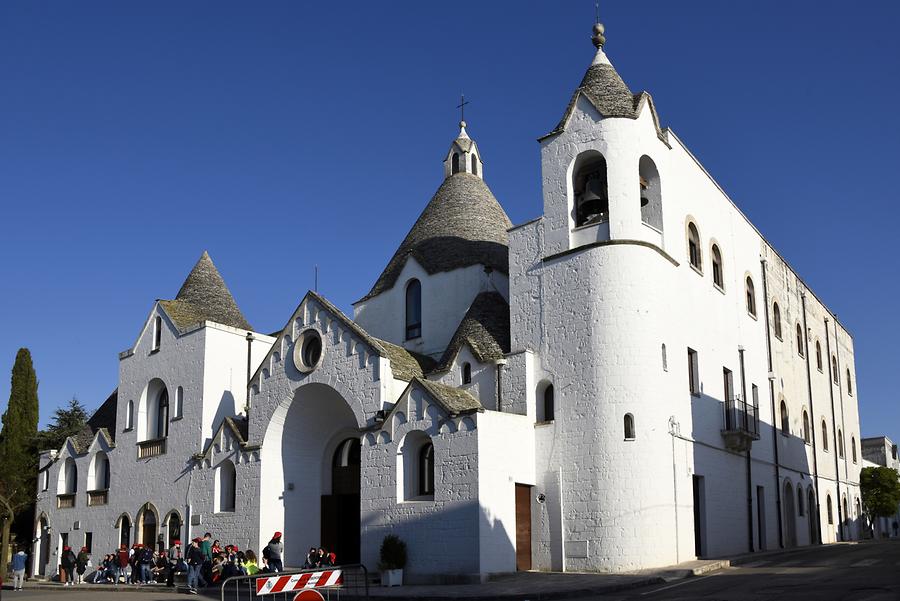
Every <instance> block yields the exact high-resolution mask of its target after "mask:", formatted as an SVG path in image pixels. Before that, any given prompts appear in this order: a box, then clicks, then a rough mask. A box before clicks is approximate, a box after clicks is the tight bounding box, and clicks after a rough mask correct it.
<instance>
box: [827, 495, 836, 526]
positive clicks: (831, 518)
mask: <svg viewBox="0 0 900 601" xmlns="http://www.w3.org/2000/svg"><path fill="white" fill-rule="evenodd" d="M825 511H826V512H827V513H828V523H829V524H832V525H833V524H834V510H833V509H832V508H831V495H827V496H826V497H825Z"/></svg>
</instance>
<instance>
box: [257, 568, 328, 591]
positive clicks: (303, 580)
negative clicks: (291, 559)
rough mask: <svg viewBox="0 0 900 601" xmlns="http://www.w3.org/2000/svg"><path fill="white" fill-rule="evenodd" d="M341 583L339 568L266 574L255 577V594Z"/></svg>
mask: <svg viewBox="0 0 900 601" xmlns="http://www.w3.org/2000/svg"><path fill="white" fill-rule="evenodd" d="M343 583H344V579H343V577H342V576H341V571H340V570H325V571H322V572H304V573H303V574H292V575H290V576H267V577H265V578H257V579H256V594H257V595H274V594H275V593H287V592H290V591H299V590H301V589H305V588H320V587H325V586H340V585H342V584H343Z"/></svg>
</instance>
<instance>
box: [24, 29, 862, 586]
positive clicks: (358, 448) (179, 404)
mask: <svg viewBox="0 0 900 601" xmlns="http://www.w3.org/2000/svg"><path fill="white" fill-rule="evenodd" d="M604 42H605V38H604V32H603V29H602V26H601V25H597V26H596V27H595V30H594V43H595V46H596V48H597V50H596V55H595V57H594V60H593V62H592V64H591V65H590V66H589V68H588V69H587V72H586V73H585V75H584V78H583V80H582V81H581V83H580V85H579V86H578V87H577V88H576V89H575V92H574V94H573V95H572V99H571V102H570V103H569V105H568V106H567V107H565V110H564V112H563V115H562V119H561V120H560V122H559V124H558V125H557V126H556V127H555V128H554V129H553V130H552V131H550V132H549V133H548V134H546V135H545V136H543V137H542V138H540V152H541V170H542V184H543V202H544V204H543V214H542V215H540V216H538V217H537V218H536V219H534V220H532V221H528V222H526V223H522V224H518V225H513V224H512V223H510V221H509V218H508V217H507V215H506V213H505V212H504V210H503V208H502V206H501V204H500V203H499V202H498V201H497V199H496V198H495V197H494V195H493V194H492V193H491V191H490V189H489V188H488V185H487V184H486V182H485V172H484V165H483V162H482V155H481V150H480V148H479V147H478V145H477V144H476V143H475V141H474V140H473V139H472V138H471V137H470V136H469V135H468V133H467V131H466V125H465V123H461V127H460V133H459V136H458V137H457V138H456V139H455V140H454V141H453V142H452V144H451V147H450V150H449V152H448V153H447V154H446V155H445V156H444V160H443V182H442V183H441V184H440V187H439V188H438V189H437V191H436V192H435V194H434V196H433V197H432V198H431V200H430V201H429V202H428V204H427V205H426V206H425V209H424V211H423V212H422V214H421V215H420V216H419V218H418V219H417V220H416V221H415V224H414V225H413V226H412V229H411V230H410V231H409V233H408V234H407V235H406V237H405V238H404V239H403V241H402V242H401V243H400V246H399V248H398V249H397V251H396V253H395V254H394V255H393V257H392V258H391V259H390V261H389V263H388V264H387V266H386V267H385V269H384V271H383V272H382V273H381V274H380V275H378V277H377V279H376V280H375V283H374V285H373V286H372V288H371V290H370V291H369V292H368V294H366V295H365V296H364V297H363V298H361V299H360V300H359V301H357V302H356V303H355V304H354V305H353V316H352V317H350V316H348V315H345V314H344V313H342V312H341V311H340V310H339V309H338V308H336V307H335V306H334V305H333V304H332V303H331V302H329V301H328V300H327V299H325V298H323V297H322V296H320V295H318V294H316V293H315V292H309V293H307V294H306V296H304V297H303V298H302V299H300V302H299V305H298V306H297V307H296V309H294V310H293V312H291V313H289V314H288V313H287V312H286V313H285V315H284V316H283V318H285V319H286V321H285V325H284V328H283V329H281V330H280V331H278V332H275V333H273V334H265V333H261V332H257V331H254V330H253V328H252V327H251V326H250V324H249V323H248V322H247V320H246V319H245V318H244V316H243V315H242V313H241V311H240V309H239V308H238V305H237V304H236V302H235V301H234V299H233V298H232V295H231V293H230V292H229V290H228V288H227V286H226V285H225V283H224V281H223V280H222V277H221V276H220V275H219V272H218V271H217V269H216V267H215V266H214V265H213V262H212V260H211V259H210V257H209V256H208V255H207V254H206V253H204V254H203V256H202V257H201V258H200V260H199V262H197V264H196V265H195V266H194V268H193V270H192V271H191V272H190V275H188V277H187V279H186V280H185V282H184V285H183V286H182V288H181V289H180V290H179V291H178V293H177V294H176V295H175V298H174V299H173V300H158V301H156V302H155V303H154V304H153V306H152V308H151V310H150V313H149V315H148V316H147V317H146V318H145V319H144V321H143V323H142V325H141V326H140V328H139V332H138V334H137V337H136V339H134V342H133V344H132V345H131V347H130V348H128V349H127V350H125V351H124V352H122V353H120V354H119V381H118V385H117V387H116V391H115V392H114V393H113V394H112V395H111V396H110V398H109V399H108V400H107V401H106V402H105V403H104V404H103V405H102V406H101V408H100V409H99V410H98V411H97V412H96V413H95V414H94V416H93V417H92V418H91V421H90V423H89V425H88V427H87V428H86V429H85V431H84V432H83V433H82V434H81V435H79V436H77V437H74V438H71V439H69V440H68V441H67V442H66V444H65V445H64V446H63V447H62V448H61V449H55V450H52V451H47V452H45V453H43V454H42V456H41V473H40V478H39V485H38V488H39V495H38V496H39V500H38V504H37V513H36V515H37V520H36V523H35V538H36V539H37V540H36V546H35V561H34V563H33V571H34V573H35V574H36V575H50V574H52V573H53V572H55V570H56V564H57V563H58V557H59V554H60V551H61V548H62V545H64V544H68V545H71V546H72V547H80V546H82V545H87V546H89V547H91V549H92V551H93V553H94V555H95V556H96V555H98V554H101V555H102V554H103V553H106V552H109V551H110V550H112V549H113V548H114V547H116V546H118V545H119V544H120V543H126V544H131V543H134V542H142V543H144V544H154V545H166V546H167V545H168V542H169V541H171V540H173V539H175V538H180V539H181V540H183V541H184V540H188V539H190V538H192V537H194V536H201V535H202V534H203V533H204V532H206V531H210V532H212V533H214V537H215V538H218V539H221V540H222V541H223V542H233V543H236V544H238V545H239V546H240V547H241V548H248V547H249V548H252V549H254V550H257V551H258V550H259V549H260V548H261V547H262V546H263V545H265V544H266V542H267V541H268V540H269V538H270V537H271V535H272V533H273V532H275V531H281V532H283V533H284V543H285V549H286V563H287V564H288V565H293V566H297V565H299V564H300V563H302V561H303V558H304V556H305V552H306V550H307V549H308V548H309V547H310V546H319V545H320V544H321V545H324V546H326V547H328V548H329V549H333V550H335V552H336V553H337V556H338V558H339V560H340V561H342V562H346V563H350V562H357V561H361V562H362V563H364V564H365V565H367V566H368V567H369V568H370V569H372V570H374V569H375V568H376V566H377V564H378V550H379V547H380V544H381V541H382V539H383V538H384V536H385V535H386V534H388V533H394V534H397V535H398V536H400V538H402V539H403V540H404V541H406V543H407V545H408V547H409V563H408V565H407V568H406V580H407V581H408V582H436V581H475V580H479V579H483V578H484V577H486V576H487V575H489V574H493V573H503V572H512V571H515V570H528V569H534V570H554V571H609V572H622V571H629V570H637V569H641V568H650V567H658V566H664V565H671V564H675V563H678V562H682V561H686V560H691V559H694V558H696V557H715V556H724V555H730V554H738V553H744V552H749V551H756V550H763V549H776V548H779V547H791V546H795V545H810V544H818V543H820V542H821V543H830V542H834V541H839V540H851V539H856V538H857V537H858V534H859V528H858V521H859V520H860V519H861V518H860V492H859V486H858V482H859V470H860V462H861V461H862V457H861V453H860V449H859V414H858V408H857V397H856V386H855V372H856V369H855V365H854V355H853V353H854V351H853V339H852V337H851V336H850V334H849V333H848V332H847V330H846V329H845V328H844V326H843V325H842V324H841V323H840V322H839V321H838V319H837V318H836V317H835V315H834V314H833V313H832V312H830V311H829V309H828V308H827V307H826V306H825V305H824V304H823V302H822V301H821V300H820V299H819V298H818V297H817V296H816V294H815V293H814V292H813V291H812V290H811V289H809V287H808V286H807V285H806V284H805V283H804V281H803V280H802V279H801V278H800V276H799V275H798V274H797V273H796V272H795V271H794V270H793V269H792V268H791V267H790V266H789V265H788V263H787V262H786V261H785V259H784V258H783V257H782V256H781V255H779V254H778V252H777V251H776V250H775V249H774V248H773V247H772V246H771V245H770V244H769V243H768V242H767V241H766V239H765V238H764V237H763V236H762V234H761V233H760V232H759V231H758V230H757V229H756V227H754V225H753V224H752V223H750V221H748V219H747V218H746V216H745V215H744V214H743V213H742V212H741V211H740V209H739V208H738V207H737V206H736V205H735V204H734V202H733V201H732V200H731V199H730V198H729V197H728V196H727V194H726V193H725V192H724V191H723V190H722V189H721V187H719V185H718V184H717V183H716V181H715V180H714V179H712V177H711V175H710V174H709V173H707V171H706V170H705V169H704V168H703V166H702V165H701V164H700V163H699V162H698V161H697V159H696V158H695V157H694V156H693V155H692V154H691V152H690V151H689V150H688V149H687V148H686V147H685V146H684V144H683V143H682V142H681V141H680V140H679V138H678V137H677V136H676V135H675V133H674V132H673V131H672V130H671V129H669V128H667V127H664V126H663V124H661V123H660V120H659V118H658V116H657V112H656V106H655V103H654V101H653V99H652V98H651V96H650V95H649V94H648V93H646V92H639V93H634V92H632V91H631V90H630V89H629V88H628V86H627V85H626V84H625V83H624V81H623V80H622V78H621V77H620V76H619V74H618V73H617V72H616V70H615V69H614V68H613V66H612V64H611V63H610V61H609V60H608V58H607V56H606V54H605V53H604V49H603V48H604ZM398 237H399V236H398Z"/></svg>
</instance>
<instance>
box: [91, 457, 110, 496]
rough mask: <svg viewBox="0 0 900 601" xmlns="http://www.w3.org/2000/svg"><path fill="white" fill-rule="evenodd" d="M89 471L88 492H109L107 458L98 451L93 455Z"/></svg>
mask: <svg viewBox="0 0 900 601" xmlns="http://www.w3.org/2000/svg"><path fill="white" fill-rule="evenodd" d="M89 471H90V473H89V475H88V486H89V487H90V490H109V458H108V457H107V456H106V453H104V452H103V451H99V452H98V453H97V454H96V455H94V460H93V465H92V466H91V469H90V470H89Z"/></svg>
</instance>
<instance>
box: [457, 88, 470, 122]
mask: <svg viewBox="0 0 900 601" xmlns="http://www.w3.org/2000/svg"><path fill="white" fill-rule="evenodd" d="M467 104H469V103H468V102H467V101H466V95H465V94H460V95H459V104H458V105H456V108H458V109H459V120H460V121H462V122H463V123H465V121H466V105H467Z"/></svg>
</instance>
